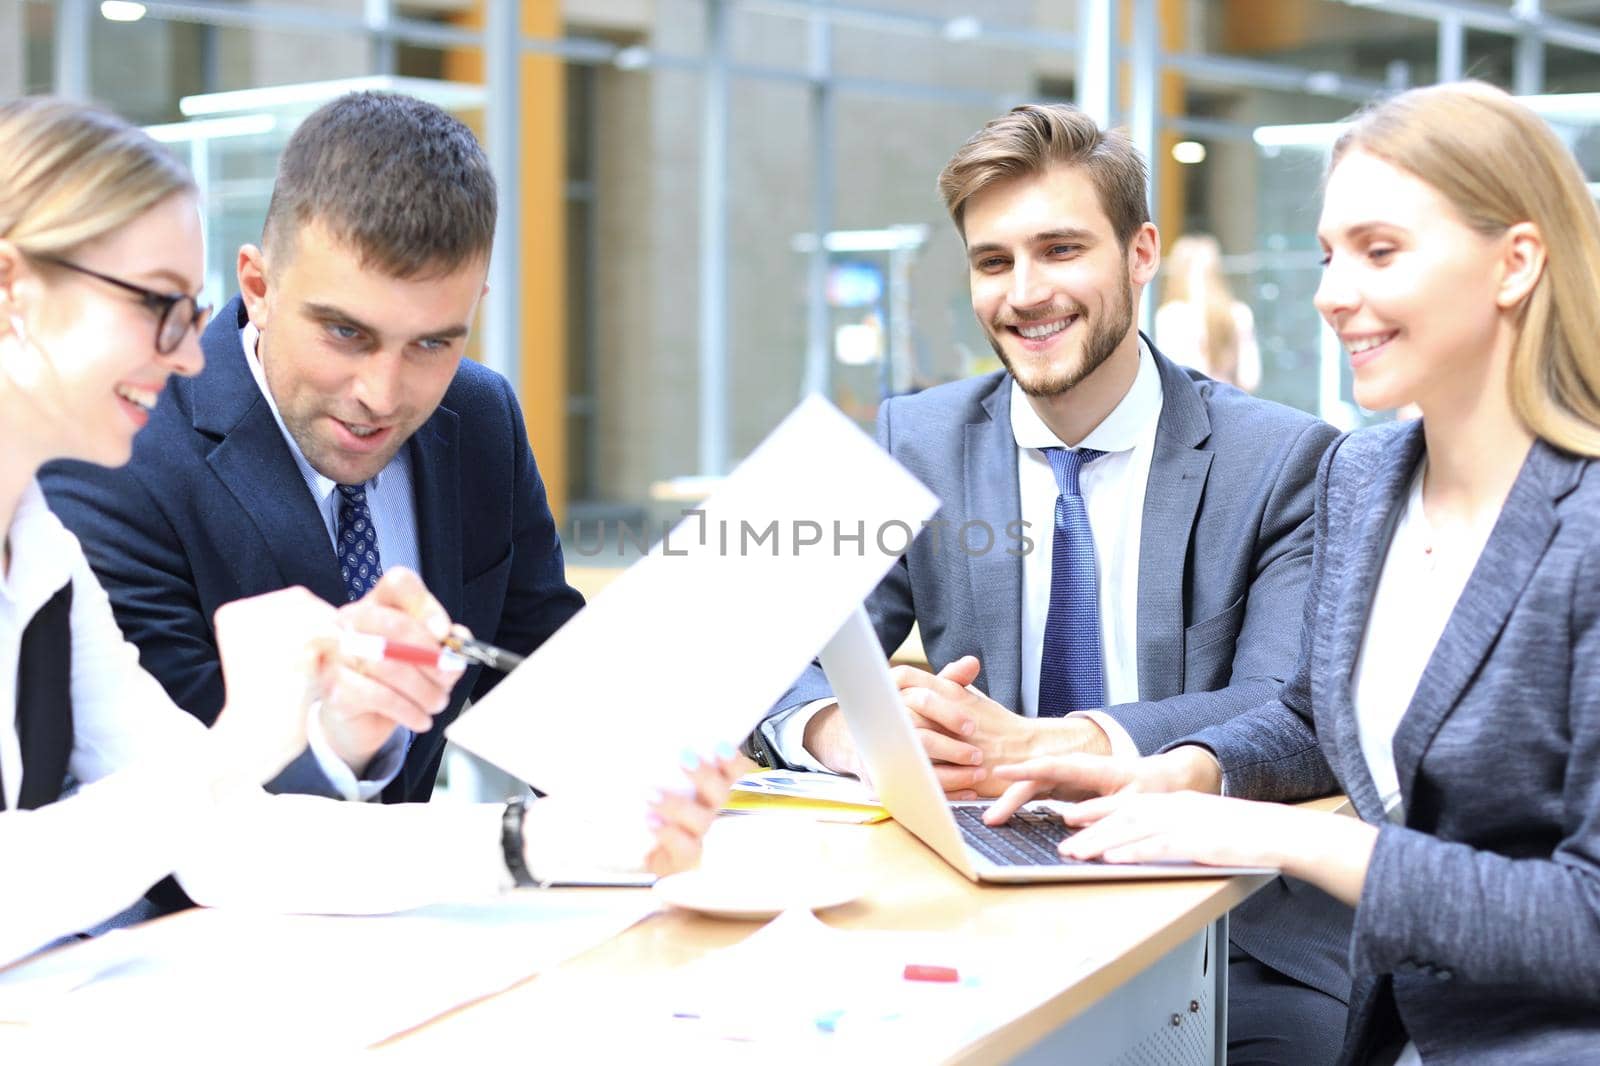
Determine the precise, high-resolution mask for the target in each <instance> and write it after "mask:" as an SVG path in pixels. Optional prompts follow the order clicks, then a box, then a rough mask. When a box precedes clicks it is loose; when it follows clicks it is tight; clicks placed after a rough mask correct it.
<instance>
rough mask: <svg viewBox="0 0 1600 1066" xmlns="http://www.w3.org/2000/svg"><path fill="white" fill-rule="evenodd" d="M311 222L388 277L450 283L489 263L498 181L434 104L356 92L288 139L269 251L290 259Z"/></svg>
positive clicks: (267, 231) (267, 234)
mask: <svg viewBox="0 0 1600 1066" xmlns="http://www.w3.org/2000/svg"><path fill="white" fill-rule="evenodd" d="M313 220H315V221H317V222H319V223H321V224H322V225H324V226H326V227H327V228H328V230H329V232H330V233H331V234H332V235H333V236H334V237H335V238H337V239H338V240H339V241H341V242H342V243H344V244H346V245H348V246H349V247H351V248H352V249H354V250H355V251H356V252H357V253H358V254H359V255H360V256H361V260H362V263H363V265H366V266H371V267H374V268H376V269H378V270H381V271H382V272H383V273H385V274H386V275H388V276H390V277H394V278H416V277H423V276H436V275H442V274H448V273H451V272H453V271H454V270H456V269H457V268H459V267H461V266H463V265H465V264H467V263H469V262H472V261H473V260H477V259H482V260H483V261H485V262H487V261H488V258H489V251H490V249H491V248H492V247H493V246H494V220H495V186H494V176H493V175H492V174H491V173H490V171H489V160H488V159H487V157H485V155H484V153H483V147H482V146H481V145H479V144H478V139H477V138H476V137H474V136H473V135H472V131H471V130H469V129H468V128H467V127H466V126H464V125H463V124H462V123H461V122H459V121H457V120H456V119H454V118H452V117H451V116H450V115H448V114H446V113H445V112H444V111H442V110H441V109H439V108H438V107H435V106H434V105H433V104H429V103H425V102H423V101H421V100H418V99H416V98H415V97H410V96H402V95H398V94H393V93H374V92H358V93H349V94H346V95H345V96H341V97H339V98H338V99H337V100H333V101H330V102H329V103H326V104H324V105H322V106H321V107H319V108H318V109H317V110H316V111H313V112H312V113H311V114H310V115H309V116H308V117H307V118H306V120H305V121H304V122H302V123H301V124H300V127H299V128H298V129H296V130H295V132H294V135H293V136H292V137H290V138H289V144H288V146H287V147H285V148H284V150H283V155H282V157H281V158H280V159H279V160H278V178H277V181H276V183H275V184H274V185H273V189H272V202H271V203H270V205H269V206H268V207H267V220H266V225H265V227H264V231H263V234H262V243H263V244H264V245H265V246H266V247H267V249H268V250H269V251H271V250H272V249H273V248H274V247H277V248H279V249H280V250H281V251H280V254H282V255H286V256H287V255H290V254H292V252H291V249H292V248H293V245H294V239H295V236H296V234H297V233H298V232H299V230H300V228H301V227H302V226H304V225H306V224H307V223H308V222H311V221H313Z"/></svg>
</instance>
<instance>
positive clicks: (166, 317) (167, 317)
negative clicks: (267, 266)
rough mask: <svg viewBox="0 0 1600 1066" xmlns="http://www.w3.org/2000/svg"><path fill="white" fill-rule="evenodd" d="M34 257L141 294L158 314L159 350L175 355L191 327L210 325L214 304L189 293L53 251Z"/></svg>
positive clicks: (197, 327)
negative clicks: (118, 274)
mask: <svg viewBox="0 0 1600 1066" xmlns="http://www.w3.org/2000/svg"><path fill="white" fill-rule="evenodd" d="M33 258H35V259H37V260H39V261H40V262H43V263H50V264H53V265H55V266H58V267H63V268H65V269H67V270H73V271H76V272H77V273H79V274H87V275H88V276H89V277H91V278H96V279H98V280H100V281H103V282H105V283H106V284H108V285H115V286H116V287H117V288H119V289H126V290H128V291H129V292H131V293H133V294H134V295H135V296H137V297H139V302H140V303H141V304H143V305H144V306H145V307H146V308H147V309H148V310H149V311H150V312H151V313H152V314H154V315H155V316H156V351H158V352H160V353H161V354H162V355H171V354H172V353H173V352H175V351H177V350H178V345H180V344H182V343H183V338H184V337H185V336H186V335H187V334H188V332H189V330H190V329H193V330H194V331H195V332H196V333H200V332H202V331H203V330H204V329H205V328H206V320H207V319H209V318H210V317H211V308H210V307H208V306H205V305H204V304H201V303H200V301H199V300H197V299H196V298H195V297H193V296H189V295H187V294H185V293H181V292H179V293H170V292H156V291H155V290H154V289H147V288H145V287H144V286H143V285H135V284H134V283H133V282H131V281H123V280H122V279H121V278H114V277H112V276H111V275H109V274H102V273H100V272H99V271H98V270H90V269H89V268H88V267H81V266H79V265H78V264H77V263H73V262H69V261H67V260H65V259H60V258H58V257H56V256H53V255H35V256H34V257H33Z"/></svg>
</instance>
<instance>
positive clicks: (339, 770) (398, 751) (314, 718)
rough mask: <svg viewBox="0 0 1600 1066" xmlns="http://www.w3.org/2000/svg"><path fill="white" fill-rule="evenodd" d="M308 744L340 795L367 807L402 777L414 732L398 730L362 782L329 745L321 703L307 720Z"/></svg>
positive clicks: (375, 758) (390, 735)
mask: <svg viewBox="0 0 1600 1066" xmlns="http://www.w3.org/2000/svg"><path fill="white" fill-rule="evenodd" d="M306 744H307V745H308V746H309V747H310V748H311V755H312V757H313V758H315V759H316V760H317V769H319V770H321V771H322V774H323V776H324V777H326V778H327V779H328V782H329V783H330V784H331V785H333V787H334V788H335V789H337V790H338V792H339V795H340V796H342V797H344V798H345V799H347V800H359V801H361V802H362V803H365V802H366V801H367V800H370V799H373V798H375V797H376V796H377V795H378V794H379V793H380V792H382V791H383V790H384V789H385V788H387V787H388V785H389V782H390V781H393V780H394V779H395V777H396V776H397V775H398V774H399V773H400V767H401V766H402V765H403V764H404V763H405V761H406V750H407V749H408V748H409V747H410V745H411V731H410V730H409V729H406V728H405V727H403V726H395V727H394V732H392V733H390V734H389V739H388V740H385V741H384V742H383V746H382V747H380V748H379V749H378V750H377V752H376V753H374V754H373V756H372V760H371V761H370V762H369V763H368V764H367V776H366V777H364V778H362V779H361V780H357V779H356V775H355V772H354V771H353V770H351V769H350V767H349V766H347V765H345V761H344V760H343V759H341V758H339V756H338V755H337V754H336V753H335V752H334V750H333V745H332V744H330V743H329V742H328V735H327V734H326V733H325V732H323V730H322V703H321V701H320V700H319V701H317V702H315V703H313V704H312V705H311V710H310V712H309V716H308V717H307V719H306Z"/></svg>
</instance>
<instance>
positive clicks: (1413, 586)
mask: <svg viewBox="0 0 1600 1066" xmlns="http://www.w3.org/2000/svg"><path fill="white" fill-rule="evenodd" d="M1427 469H1428V461H1427V459H1426V458H1424V459H1423V461H1422V462H1420V463H1418V464H1417V474H1416V477H1414V478H1413V479H1412V481H1411V491H1410V492H1409V493H1408V494H1407V495H1406V502H1405V506H1404V508H1402V510H1401V511H1400V513H1399V515H1398V516H1397V517H1396V518H1395V520H1394V533H1393V535H1392V536H1391V537H1390V540H1389V553H1388V554H1387V555H1386V556H1384V559H1383V572H1382V573H1381V574H1379V575H1378V588H1377V591H1376V592H1375V593H1374V594H1373V597H1372V609H1371V610H1370V611H1369V612H1368V613H1367V629H1366V632H1365V633H1363V634H1362V637H1361V653H1360V655H1359V656H1358V657H1357V659H1356V668H1355V676H1354V679H1353V680H1354V684H1353V686H1352V691H1353V693H1354V697H1355V712H1356V724H1357V727H1358V728H1359V730H1360V733H1361V754H1362V756H1363V757H1364V758H1365V759H1366V763H1367V771H1368V772H1369V773H1370V774H1371V775H1372V783H1373V784H1374V785H1375V786H1376V787H1377V789H1378V796H1379V798H1380V799H1382V801H1383V812H1384V814H1385V815H1387V816H1388V818H1389V820H1390V821H1391V822H1395V823H1396V824H1399V823H1402V822H1404V821H1405V810H1406V808H1405V797H1404V796H1402V795H1401V794H1400V772H1399V770H1398V769H1396V767H1395V762H1394V735H1395V732H1396V731H1397V730H1398V729H1399V728H1400V719H1401V718H1402V717H1403V716H1404V715H1405V713H1406V708H1407V707H1409V706H1410V705H1411V700H1412V698H1413V697H1414V696H1415V695H1416V692H1417V684H1418V683H1419V682H1420V681H1421V680H1422V673H1423V671H1424V670H1426V669H1427V667H1428V660H1429V659H1431V658H1432V657H1433V649H1434V647H1435V645H1437V644H1438V643H1439V637H1440V636H1442V635H1443V633H1444V627H1445V625H1446V624H1447V623H1448V622H1449V621H1450V615H1451V614H1452V613H1453V612H1454V611H1455V608H1456V601H1457V600H1459V599H1461V590H1462V589H1464V588H1466V586H1467V579H1468V578H1470V577H1471V576H1472V571H1473V568H1474V567H1476V566H1477V565H1478V557H1479V556H1480V555H1482V554H1483V547H1484V545H1485V544H1487V543H1488V542H1489V534H1490V533H1491V532H1492V531H1493V529H1494V523H1493V522H1492V521H1491V522H1489V523H1488V524H1486V525H1484V526H1483V527H1482V528H1481V529H1477V530H1474V531H1473V532H1472V533H1471V534H1470V535H1469V536H1468V537H1467V539H1466V540H1465V541H1463V542H1462V543H1461V544H1458V545H1450V546H1448V547H1447V546H1444V545H1441V544H1438V543H1436V542H1435V540H1434V536H1433V527H1432V526H1431V525H1430V524H1429V522H1428V516H1427V514H1426V512H1424V510H1423V506H1422V479H1423V475H1424V474H1425V473H1426V472H1427ZM1395 1066H1422V1055H1421V1053H1420V1052H1418V1050H1417V1045H1416V1044H1414V1043H1411V1042H1410V1041H1407V1042H1406V1046H1405V1047H1404V1048H1403V1049H1402V1050H1401V1052H1400V1057H1399V1058H1397V1059H1396V1060H1395Z"/></svg>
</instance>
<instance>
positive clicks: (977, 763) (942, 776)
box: [803, 656, 998, 799]
mask: <svg viewBox="0 0 1600 1066" xmlns="http://www.w3.org/2000/svg"><path fill="white" fill-rule="evenodd" d="M902 669H905V668H904V667H896V668H895V671H891V673H892V674H897V672H898V671H899V670H902ZM945 671H946V672H945V673H944V674H941V675H939V676H940V678H941V679H945V680H947V681H948V682H949V683H950V684H951V685H952V686H954V687H956V688H960V686H963V685H966V684H968V683H969V682H970V681H971V680H972V679H973V678H974V677H976V676H978V671H977V660H976V659H973V658H971V657H970V656H969V657H968V658H966V659H961V660H958V661H957V662H955V663H952V664H951V665H950V666H948V667H946V668H945ZM919 673H923V676H926V677H930V678H931V677H933V675H932V674H926V673H924V672H922V671H919ZM962 691H965V690H964V689H962ZM902 695H903V693H902ZM997 706H998V705H997ZM906 711H907V713H908V714H909V715H910V716H911V721H912V724H913V725H914V726H916V727H917V739H918V740H919V741H921V742H922V747H923V750H924V751H926V752H927V753H928V758H929V759H930V760H931V761H932V762H933V771H934V773H935V774H936V775H938V778H939V784H940V786H941V787H943V788H944V790H945V792H946V794H948V795H949V796H951V797H952V798H954V799H961V798H968V799H973V798H976V797H977V792H976V791H975V789H976V788H977V786H978V783H979V782H981V781H982V780H983V779H984V777H985V776H986V775H987V773H988V771H987V769H986V768H985V767H984V766H983V752H982V751H981V750H980V749H979V748H977V747H975V746H974V745H972V744H969V743H967V742H965V741H964V740H961V739H958V737H957V736H956V735H954V734H952V733H951V732H949V731H943V730H940V729H936V728H929V725H928V720H927V719H925V718H923V717H922V716H921V715H919V714H917V713H916V712H915V711H913V710H912V709H911V708H910V707H909V706H907V708H906ZM803 743H804V744H805V748H806V751H808V752H810V753H811V757H812V758H814V759H816V760H817V761H818V762H820V763H821V764H822V765H823V766H826V767H827V768H828V769H830V770H832V771H833V772H834V773H839V774H854V775H855V776H856V777H859V778H861V780H863V781H866V782H868V783H869V784H870V783H871V779H870V778H869V776H868V774H867V768H866V766H865V765H863V764H862V762H861V757H860V755H859V754H858V753H857V752H856V746H855V741H854V739H853V738H852V737H851V736H850V728H849V726H847V725H846V724H845V720H844V715H843V714H841V713H840V711H839V707H838V705H837V704H835V705H833V706H830V707H824V708H823V709H822V710H820V711H818V712H817V713H816V714H815V715H813V716H812V718H811V721H810V722H808V723H806V732H805V739H804V741H803Z"/></svg>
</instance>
